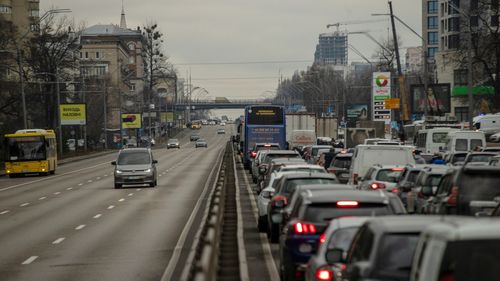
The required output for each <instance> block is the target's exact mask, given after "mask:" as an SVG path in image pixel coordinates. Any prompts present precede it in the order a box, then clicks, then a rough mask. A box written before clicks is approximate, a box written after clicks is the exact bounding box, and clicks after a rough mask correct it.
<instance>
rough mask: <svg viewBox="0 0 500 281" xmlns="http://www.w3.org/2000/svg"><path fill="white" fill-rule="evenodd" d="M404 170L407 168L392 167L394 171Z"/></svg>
mask: <svg viewBox="0 0 500 281" xmlns="http://www.w3.org/2000/svg"><path fill="white" fill-rule="evenodd" d="M404 170H405V168H392V171H394V172H402V171H404Z"/></svg>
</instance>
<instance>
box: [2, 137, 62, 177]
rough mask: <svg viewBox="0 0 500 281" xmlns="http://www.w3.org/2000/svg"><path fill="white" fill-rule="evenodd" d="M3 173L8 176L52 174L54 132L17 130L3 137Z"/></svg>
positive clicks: (54, 160) (54, 143) (55, 147)
mask: <svg viewBox="0 0 500 281" xmlns="http://www.w3.org/2000/svg"><path fill="white" fill-rule="evenodd" d="M4 147H5V153H6V155H5V172H6V173H7V174H8V175H9V176H10V177H14V176H16V175H24V174H40V175H48V174H49V173H50V174H54V173H55V171H56V167H57V145H56V134H55V133H54V130H43V129H28V130H18V131H16V132H15V133H14V134H6V135H5V143H4Z"/></svg>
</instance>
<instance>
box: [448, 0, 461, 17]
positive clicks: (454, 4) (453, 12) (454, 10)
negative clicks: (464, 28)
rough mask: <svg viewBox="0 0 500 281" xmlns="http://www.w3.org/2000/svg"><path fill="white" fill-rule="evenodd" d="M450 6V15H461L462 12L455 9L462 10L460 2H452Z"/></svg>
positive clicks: (455, 0)
mask: <svg viewBox="0 0 500 281" xmlns="http://www.w3.org/2000/svg"><path fill="white" fill-rule="evenodd" d="M448 6H449V7H448V15H456V14H459V13H460V11H457V9H455V7H456V8H458V9H460V0H451V1H450V4H449V5H448Z"/></svg>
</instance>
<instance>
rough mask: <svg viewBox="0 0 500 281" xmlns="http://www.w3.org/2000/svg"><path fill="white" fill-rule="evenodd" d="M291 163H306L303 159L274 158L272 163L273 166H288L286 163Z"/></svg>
mask: <svg viewBox="0 0 500 281" xmlns="http://www.w3.org/2000/svg"><path fill="white" fill-rule="evenodd" d="M289 162H292V163H304V162H305V160H304V159H302V158H285V157H283V158H281V157H280V158H274V159H272V160H271V163H273V164H286V163H289Z"/></svg>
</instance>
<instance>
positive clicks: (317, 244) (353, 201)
mask: <svg viewBox="0 0 500 281" xmlns="http://www.w3.org/2000/svg"><path fill="white" fill-rule="evenodd" d="M452 136H454V138H453V144H454V149H453V150H449V151H448V152H447V153H444V152H443V153H441V154H439V155H438V154H430V155H426V157H422V156H421V155H419V154H420V153H419V151H417V150H416V147H414V146H410V145H402V144H400V143H399V142H396V141H391V140H385V139H373V140H369V141H368V143H367V144H362V145H358V146H356V147H355V148H351V149H342V148H335V147H333V146H328V145H326V146H325V145H309V146H304V147H302V148H301V149H298V148H296V151H287V150H280V148H279V147H275V148H274V150H271V149H259V148H257V147H255V149H254V151H252V152H251V153H252V156H253V158H252V165H251V168H250V173H251V174H252V178H253V180H254V183H256V186H255V188H254V190H255V192H256V193H257V194H258V196H257V205H258V215H259V220H258V224H257V228H258V230H259V231H260V232H265V233H267V236H268V238H269V242H270V243H278V245H279V254H278V256H279V263H278V270H279V273H280V279H281V280H282V281H291V280H308V281H313V280H314V281H318V280H350V281H352V280H372V281H375V280H436V281H437V280H439V281H444V280H496V278H497V276H499V275H498V273H500V272H499V271H500V269H499V267H498V266H495V265H496V264H500V256H499V255H498V251H497V250H499V248H498V246H499V245H500V219H496V218H494V217H495V216H500V207H499V203H500V167H499V166H498V165H500V164H498V163H499V162H500V155H499V154H498V151H497V150H495V149H491V150H489V151H488V150H487V149H485V148H484V147H483V149H481V150H486V151H480V150H478V149H477V148H476V147H474V145H476V144H479V143H481V145H482V146H484V144H485V143H483V142H482V141H481V142H478V141H476V140H475V139H474V136H472V137H471V138H469V139H468V141H467V143H466V145H467V151H462V150H461V149H462V147H461V146H463V145H465V143H463V144H462V142H461V139H460V138H459V137H458V136H460V133H456V132H455V131H452ZM261 146H262V147H264V146H265V144H261ZM457 148H458V149H457ZM473 148H474V149H473ZM472 150H474V151H472ZM254 152H255V154H253V153H254ZM488 245H491V247H488ZM469 264H474V265H475V267H471V266H469Z"/></svg>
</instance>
